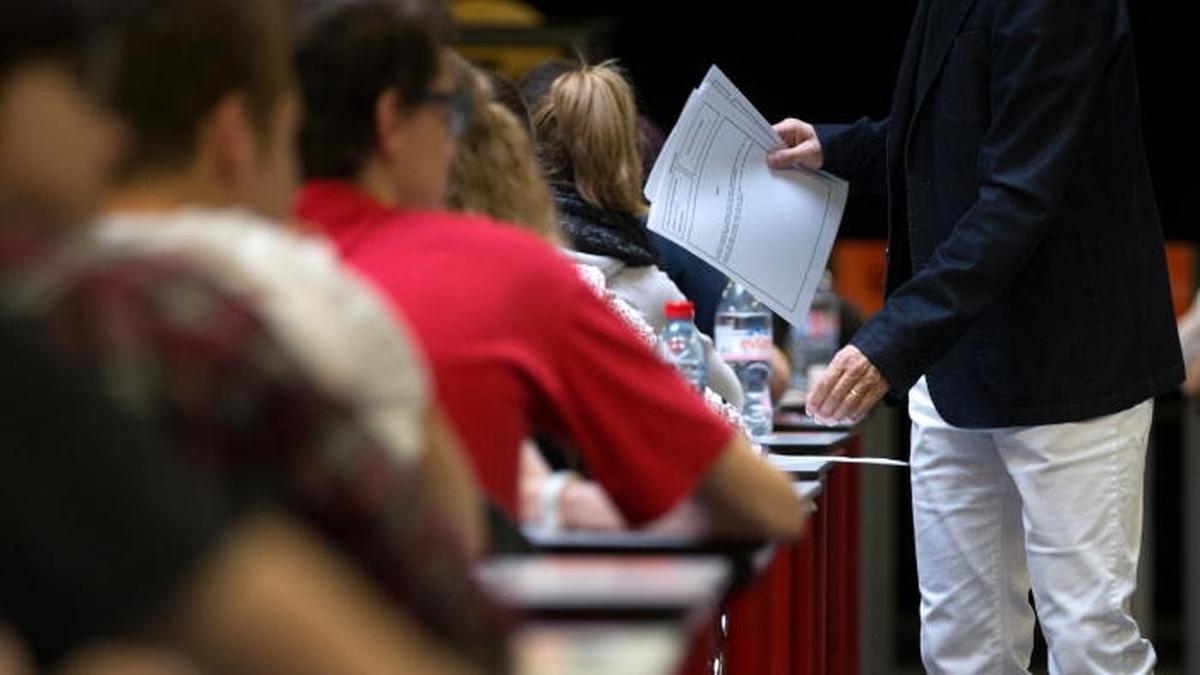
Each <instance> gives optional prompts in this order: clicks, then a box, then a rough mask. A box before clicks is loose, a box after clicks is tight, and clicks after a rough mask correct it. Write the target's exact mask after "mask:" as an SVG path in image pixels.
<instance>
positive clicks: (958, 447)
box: [909, 378, 1155, 675]
mask: <svg viewBox="0 0 1200 675" xmlns="http://www.w3.org/2000/svg"><path fill="white" fill-rule="evenodd" d="M1153 405H1154V404H1153V402H1152V401H1146V402H1144V403H1142V404H1140V405H1137V406H1135V407H1133V408H1130V409H1128V410H1125V411H1122V412H1119V413H1116V414H1113V415H1108V416H1106V417H1101V418H1097V419H1094V420H1088V421H1086V422H1080V423H1072V424H1055V425H1046V426H1037V427H1012V428H1004V429H984V430H979V429H961V428H958V427H953V426H950V425H949V424H947V423H946V421H945V420H943V419H942V418H941V416H940V415H939V414H938V412H937V410H936V409H935V408H934V406H933V403H932V401H931V400H930V398H929V390H928V388H927V386H926V383H925V379H924V378H921V380H920V381H919V382H918V383H917V385H916V386H915V387H913V389H912V391H911V392H910V399H909V414H910V416H911V417H912V424H913V427H912V456H911V462H912V500H913V522H914V525H915V533H916V546H917V572H918V574H917V576H918V579H919V582H920V588H921V657H922V660H923V662H924V664H925V669H926V670H927V671H928V672H929V673H932V674H935V675H936V674H939V673H948V674H951V675H966V674H968V673H971V674H973V673H989V674H990V673H1026V672H1028V668H1029V660H1030V654H1031V652H1032V650H1033V627H1034V613H1033V608H1032V607H1031V606H1030V604H1029V591H1030V589H1031V588H1032V590H1033V597H1034V601H1035V602H1036V604H1037V611H1038V617H1039V618H1040V619H1041V623H1042V630H1043V634H1044V635H1045V638H1046V643H1047V645H1048V646H1049V650H1050V656H1049V661H1050V664H1049V665H1050V672H1051V673H1052V674H1055V673H1062V674H1064V675H1065V674H1072V675H1073V674H1075V673H1114V674H1118V673H1119V674H1121V675H1127V674H1131V673H1148V672H1151V671H1152V670H1153V668H1154V663H1155V655H1154V648H1153V647H1152V646H1151V645H1150V642H1149V641H1148V640H1146V639H1144V638H1142V636H1141V634H1140V631H1139V630H1138V625H1137V623H1136V622H1135V621H1134V620H1133V617H1132V616H1131V615H1130V600H1131V597H1132V595H1133V591H1134V587H1135V585H1136V583H1137V565H1138V555H1139V552H1140V547H1141V537H1142V491H1143V486H1142V479H1143V474H1144V472H1145V460H1146V444H1147V438H1148V435H1149V433H1150V419H1151V416H1152V414H1153Z"/></svg>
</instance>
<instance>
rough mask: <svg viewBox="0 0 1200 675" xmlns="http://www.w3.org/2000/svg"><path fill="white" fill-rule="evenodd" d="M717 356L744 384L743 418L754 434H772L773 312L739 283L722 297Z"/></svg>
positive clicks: (729, 288) (717, 322) (716, 330)
mask: <svg viewBox="0 0 1200 675" xmlns="http://www.w3.org/2000/svg"><path fill="white" fill-rule="evenodd" d="M714 332H715V333H716V335H715V338H716V346H717V353H718V354H720V355H721V358H722V359H724V360H725V362H726V363H728V364H729V365H730V367H732V368H733V371H734V372H735V373H737V376H738V379H739V380H740V381H741V383H742V391H743V392H745V395H746V403H745V405H744V406H743V408H742V418H743V419H744V420H745V421H746V426H747V427H749V429H750V433H752V434H754V435H756V436H758V435H762V434H769V433H771V422H772V418H773V416H774V414H773V411H772V406H771V387H770V381H771V354H772V351H773V348H774V342H773V340H772V337H771V312H770V310H768V309H767V308H766V307H764V306H763V304H762V303H760V302H759V301H758V298H756V297H754V296H753V295H752V294H751V293H750V291H748V290H746V289H745V287H743V286H742V285H741V284H739V283H737V282H736V281H730V282H729V285H728V286H726V287H725V292H724V293H722V294H721V302H720V303H719V304H718V305H717V317H716V328H715V331H714Z"/></svg>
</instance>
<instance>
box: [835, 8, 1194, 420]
mask: <svg viewBox="0 0 1200 675" xmlns="http://www.w3.org/2000/svg"><path fill="white" fill-rule="evenodd" d="M1138 106H1139V104H1138V92H1137V80H1136V75H1135V69H1134V54H1133V43H1132V39H1131V36H1130V25H1129V16H1128V9H1127V7H1126V4H1125V2H1124V0H1038V1H1036V2H1031V1H1030V0H923V1H922V3H921V4H920V6H919V7H918V9H917V16H916V20H915V22H914V24H913V30H912V32H911V34H910V36H909V40H908V45H907V47H906V49H905V53H904V56H903V59H902V62H901V66H900V73H899V77H898V80H897V85H896V92H895V95H894V98H893V102H892V109H891V112H890V114H889V118H888V119H886V120H883V121H872V120H866V119H864V120H861V121H859V122H857V123H855V124H851V125H848V126H846V125H842V126H822V127H819V128H818V130H817V133H818V137H819V138H820V140H821V144H822V146H823V149H824V154H825V168H827V169H829V170H830V171H832V172H833V173H836V174H840V175H842V176H844V177H846V178H848V179H849V180H850V181H851V182H852V184H853V185H854V186H855V187H856V189H860V190H867V191H874V192H886V193H887V194H888V197H889V199H888V203H889V227H888V230H889V232H888V240H889V255H888V281H887V288H888V299H887V303H886V306H885V307H884V309H883V310H882V311H881V312H880V313H879V314H877V315H876V316H875V317H873V318H872V319H871V320H870V321H868V322H867V324H866V325H865V326H864V327H863V328H862V330H861V331H859V333H858V334H857V335H856V336H855V337H854V338H853V340H852V343H853V344H854V345H856V346H857V347H858V348H859V349H861V350H862V351H863V353H864V354H866V356H867V357H868V358H869V359H870V360H871V362H872V363H874V364H875V365H876V366H877V367H878V368H879V369H880V370H881V371H882V372H883V374H884V376H885V377H887V379H888V382H889V383H890V384H891V385H892V387H893V394H902V393H904V392H906V391H907V389H908V388H909V387H911V386H912V385H913V384H914V383H915V382H916V380H917V378H919V377H920V376H921V375H923V374H924V375H926V376H927V379H928V383H929V388H930V392H931V394H932V396H933V400H934V403H935V404H936V405H937V408H938V411H939V412H940V413H941V414H942V416H943V417H944V418H945V419H946V420H947V421H948V422H950V423H951V424H954V425H956V426H961V427H969V428H987V427H1004V426H1023V425H1038V424H1052V423H1060V422H1068V421H1077V420H1083V419H1089V418H1092V417H1097V416H1100V415H1105V414H1109V413H1113V412H1117V411H1119V410H1123V409H1125V408H1128V407H1130V406H1132V405H1134V404H1136V403H1138V402H1140V401H1143V400H1145V399H1147V398H1150V397H1152V396H1155V395H1156V394H1159V393H1162V392H1163V391H1165V390H1167V389H1169V388H1171V387H1173V386H1175V385H1176V384H1178V383H1179V382H1180V381H1181V380H1182V379H1183V374H1184V371H1183V365H1182V357H1181V354H1180V349H1179V341H1178V335H1177V333H1176V330H1175V324H1174V318H1173V314H1172V310H1171V304H1170V298H1169V289H1168V285H1167V273H1166V263H1165V255H1164V247H1163V238H1162V227H1161V225H1160V223H1159V219H1158V211H1157V207H1156V205H1155V201H1154V192H1153V188H1152V186H1151V183H1150V172H1149V168H1148V165H1147V161H1146V154H1145V150H1144V147H1143V144H1142V139H1141V131H1140V124H1141V122H1140V117H1139V111H1138Z"/></svg>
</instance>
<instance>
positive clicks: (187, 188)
mask: <svg viewBox="0 0 1200 675" xmlns="http://www.w3.org/2000/svg"><path fill="white" fill-rule="evenodd" d="M231 206H237V201H236V200H235V199H233V198H232V197H231V196H230V195H229V194H228V191H227V190H224V189H222V188H221V187H220V186H219V185H218V184H216V182H215V181H211V180H206V179H204V178H203V177H200V176H197V175H195V174H193V173H190V172H186V171H180V172H175V173H162V174H155V175H147V176H139V177H136V178H132V179H130V180H127V181H125V182H123V183H121V184H119V185H118V186H117V187H116V188H114V189H113V190H111V191H110V192H109V194H108V196H107V197H106V198H105V200H104V204H103V209H102V210H103V211H104V212H105V213H130V212H134V213H152V212H169V211H177V210H179V209H182V208H213V209H219V208H227V207H231Z"/></svg>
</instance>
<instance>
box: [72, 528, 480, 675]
mask: <svg viewBox="0 0 1200 675" xmlns="http://www.w3.org/2000/svg"><path fill="white" fill-rule="evenodd" d="M150 625H151V627H150V628H149V629H147V630H146V631H144V632H141V634H138V635H136V637H138V638H140V640H141V641H139V642H126V641H122V642H107V643H100V644H96V645H91V646H88V647H85V648H82V649H79V650H77V651H76V652H74V653H72V654H71V655H70V656H68V658H66V659H65V660H64V662H63V663H62V664H61V665H60V666H58V667H57V668H55V670H54V672H55V674H56V675H200V673H205V672H214V673H288V674H289V675H340V674H341V673H361V674H363V675H369V674H370V673H378V674H379V675H387V674H390V673H400V672H430V673H434V672H436V673H451V674H462V675H467V674H468V673H475V672H478V671H475V670H473V669H472V668H471V667H469V666H468V665H466V664H465V663H463V662H462V660H461V659H460V658H458V656H456V655H455V654H453V653H452V652H451V650H450V649H448V648H446V647H444V646H443V645H440V644H438V643H437V642H435V641H434V640H433V639H432V638H431V637H430V636H429V635H427V634H425V632H424V630H423V629H422V628H421V627H420V626H418V625H416V624H415V623H413V622H412V621H411V620H409V619H408V618H406V617H404V616H403V615H399V614H396V613H394V612H393V611H392V610H391V609H389V608H388V607H386V606H385V605H384V604H383V602H382V600H381V598H380V596H379V594H378V593H376V592H374V591H373V590H372V589H371V588H370V586H369V585H368V584H367V583H366V582H365V581H363V580H361V579H360V578H358V576H357V575H356V574H355V573H354V572H353V571H351V569H350V568H349V566H348V565H347V564H346V563H345V562H344V561H342V560H340V559H339V558H338V557H337V556H335V555H334V554H333V553H331V552H330V551H329V550H328V549H326V548H325V547H324V546H323V545H322V544H321V543H320V542H318V541H317V540H316V539H315V538H313V537H312V536H311V535H309V534H308V533H307V532H305V531H304V529H303V528H301V527H298V526H297V525H295V524H293V523H292V522H290V521H289V520H288V519H286V518H284V517H280V516H274V515H261V516H255V517H253V518H250V519H247V520H246V521H245V522H244V523H242V525H241V526H240V527H238V528H237V530H236V531H235V532H233V533H231V535H230V536H229V537H228V539H227V540H226V541H225V542H224V543H223V544H222V545H221V546H220V547H219V548H218V550H217V551H216V552H214V554H213V555H212V556H210V557H209V558H208V559H207V560H206V561H205V562H204V563H203V564H202V565H201V566H199V569H197V570H196V572H195V574H194V575H193V578H192V579H190V580H189V581H188V582H187V583H185V584H184V588H182V589H181V590H180V592H179V594H178V597H177V598H175V599H174V601H173V602H171V603H170V606H169V608H168V609H167V610H166V611H165V612H163V613H162V615H160V616H157V617H155V619H154V620H153V622H152V623H151V624H150ZM131 637H134V636H131Z"/></svg>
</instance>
